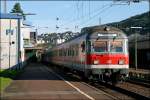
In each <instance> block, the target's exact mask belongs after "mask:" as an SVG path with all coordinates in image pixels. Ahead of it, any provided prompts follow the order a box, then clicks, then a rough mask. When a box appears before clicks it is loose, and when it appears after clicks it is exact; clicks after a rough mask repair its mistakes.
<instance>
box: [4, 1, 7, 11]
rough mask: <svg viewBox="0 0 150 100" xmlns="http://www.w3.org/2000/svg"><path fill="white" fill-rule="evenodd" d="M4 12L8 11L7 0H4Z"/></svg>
mask: <svg viewBox="0 0 150 100" xmlns="http://www.w3.org/2000/svg"><path fill="white" fill-rule="evenodd" d="M4 13H7V3H6V0H4Z"/></svg>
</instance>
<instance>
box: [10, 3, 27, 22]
mask: <svg viewBox="0 0 150 100" xmlns="http://www.w3.org/2000/svg"><path fill="white" fill-rule="evenodd" d="M10 13H20V14H21V15H22V16H23V18H24V20H25V19H26V16H25V15H24V12H23V10H22V9H21V6H20V3H16V4H15V5H14V7H13V9H12V10H11V12H10Z"/></svg>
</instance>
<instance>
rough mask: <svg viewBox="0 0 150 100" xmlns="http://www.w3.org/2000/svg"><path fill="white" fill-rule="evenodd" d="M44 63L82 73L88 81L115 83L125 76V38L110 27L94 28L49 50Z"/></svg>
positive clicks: (84, 30)
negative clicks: (111, 81) (113, 81)
mask: <svg viewBox="0 0 150 100" xmlns="http://www.w3.org/2000/svg"><path fill="white" fill-rule="evenodd" d="M44 61H46V62H51V63H54V64H57V65H61V66H63V67H65V68H68V69H71V70H76V71H78V72H82V73H84V76H85V77H87V78H93V79H100V80H105V81H109V80H116V79H118V78H119V79H120V78H125V77H127V76H128V69H129V55H128V39H127V36H126V35H125V33H123V31H121V30H119V29H117V28H114V27H110V26H93V27H86V28H83V29H82V30H81V34H80V35H79V36H76V37H74V38H72V39H71V40H68V41H66V42H64V43H62V44H60V45H57V46H55V47H53V48H51V49H49V50H48V51H47V52H46V53H45V55H44Z"/></svg>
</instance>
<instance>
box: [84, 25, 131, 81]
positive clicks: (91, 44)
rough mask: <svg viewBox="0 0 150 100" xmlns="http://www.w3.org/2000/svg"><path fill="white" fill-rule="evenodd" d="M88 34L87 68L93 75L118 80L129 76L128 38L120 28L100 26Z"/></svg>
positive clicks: (108, 79) (103, 78)
mask: <svg viewBox="0 0 150 100" xmlns="http://www.w3.org/2000/svg"><path fill="white" fill-rule="evenodd" d="M94 30H95V31H93V30H92V31H89V32H90V34H88V36H87V56H86V57H87V59H86V62H87V68H88V69H90V71H91V72H90V71H89V72H90V73H92V77H94V78H98V79H101V80H104V81H118V80H122V79H125V77H127V76H128V69H129V57H128V39H127V36H126V35H125V34H124V33H123V32H122V31H121V30H119V29H117V28H113V27H100V28H97V29H94Z"/></svg>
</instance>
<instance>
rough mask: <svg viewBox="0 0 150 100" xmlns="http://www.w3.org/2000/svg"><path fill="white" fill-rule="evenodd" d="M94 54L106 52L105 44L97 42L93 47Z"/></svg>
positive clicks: (104, 42)
mask: <svg viewBox="0 0 150 100" xmlns="http://www.w3.org/2000/svg"><path fill="white" fill-rule="evenodd" d="M93 49H94V52H107V42H106V41H97V42H95V43H94V46H93Z"/></svg>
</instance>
